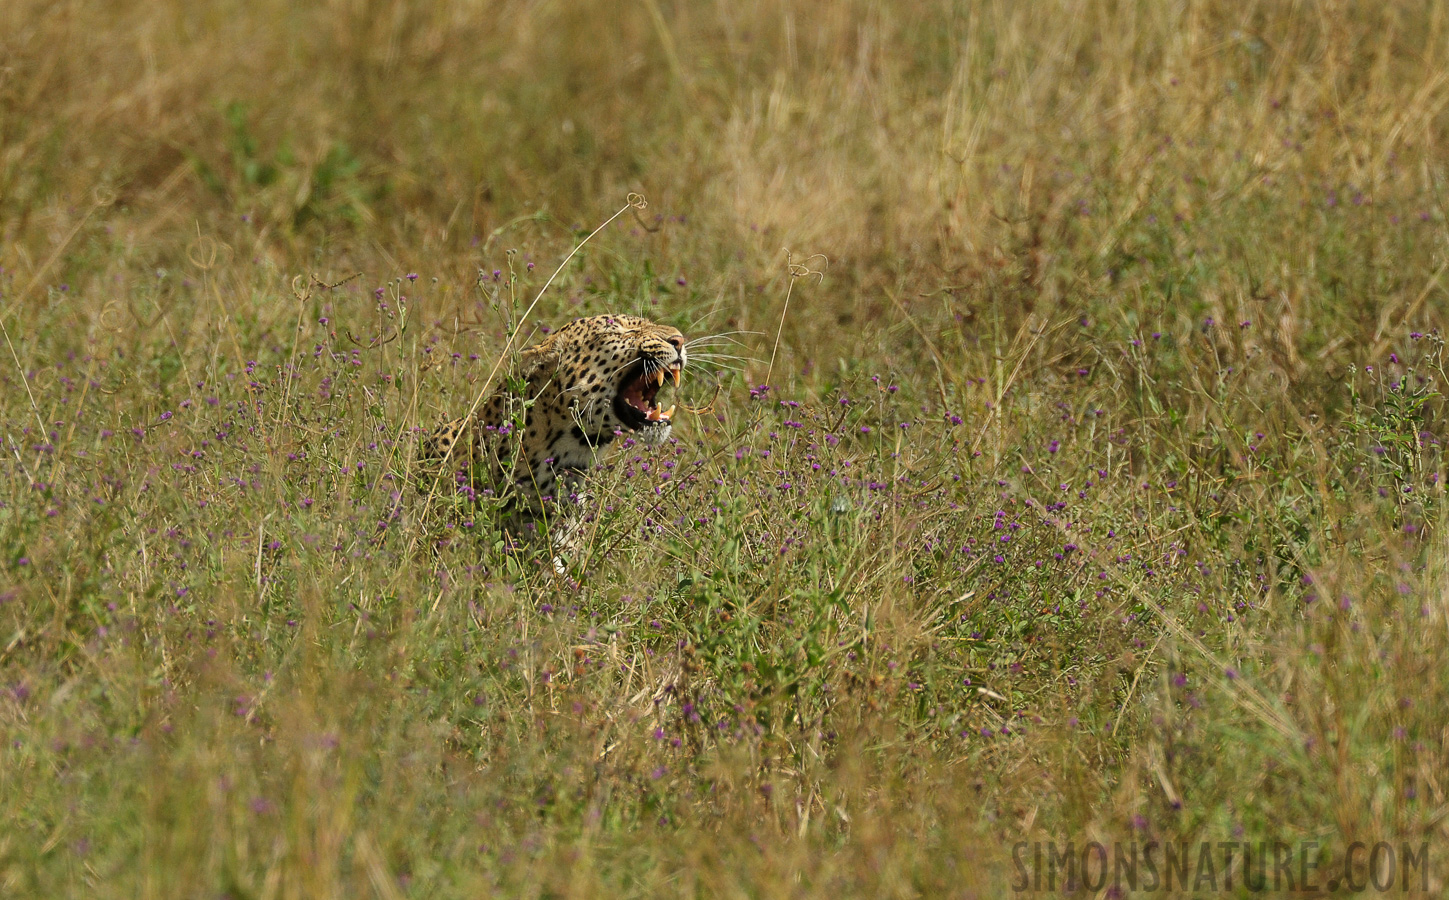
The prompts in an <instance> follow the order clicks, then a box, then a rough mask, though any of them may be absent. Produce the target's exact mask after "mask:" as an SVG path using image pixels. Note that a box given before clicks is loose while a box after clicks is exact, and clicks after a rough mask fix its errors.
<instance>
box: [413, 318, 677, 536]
mask: <svg viewBox="0 0 1449 900" xmlns="http://www.w3.org/2000/svg"><path fill="white" fill-rule="evenodd" d="M685 357H686V353H685V349H684V335H683V334H681V333H680V332H679V330H678V329H675V328H670V327H668V326H666V325H657V324H655V323H653V322H650V321H649V320H648V319H643V318H639V317H637V316H618V315H606V316H591V317H589V318H585V319H576V320H574V321H573V322H570V323H569V324H567V325H565V326H564V327H562V328H560V329H559V330H558V331H556V332H554V333H553V334H550V335H549V336H548V337H546V338H544V339H543V340H542V341H539V342H538V343H537V344H534V345H533V346H532V347H530V348H529V349H527V350H525V351H524V353H523V359H522V364H521V366H520V367H519V370H518V371H517V372H515V373H513V374H512V375H511V376H509V377H507V378H505V379H504V383H503V384H502V385H501V386H500V387H499V388H497V389H496V390H495V391H494V392H493V393H492V394H491V395H489V396H488V397H487V398H486V399H485V400H484V401H483V402H482V403H481V404H480V405H479V408H478V410H477V412H476V413H475V414H474V415H473V416H472V417H471V418H468V417H464V418H461V419H456V420H454V421H451V422H448V423H447V424H445V425H442V426H440V427H438V428H437V429H435V430H434V431H433V432H432V433H431V434H429V435H427V436H426V437H425V438H424V439H423V441H422V443H421V446H420V448H419V451H420V452H419V460H420V462H422V463H423V464H424V466H425V467H427V466H437V465H438V464H440V463H442V462H443V461H444V460H446V461H447V462H446V471H449V472H454V473H456V474H457V479H458V483H459V484H460V485H465V486H466V488H467V489H470V490H474V491H477V492H479V493H482V492H485V491H491V492H492V493H494V494H495V495H499V496H502V495H505V494H507V495H511V496H510V500H511V509H512V511H514V512H515V513H518V514H519V515H521V516H522V517H523V518H525V519H531V518H534V517H537V516H538V515H539V514H540V513H541V512H542V511H543V509H544V507H545V506H546V505H547V503H548V502H549V501H550V500H555V499H558V500H566V499H568V498H569V497H570V496H571V495H573V494H575V493H576V492H577V491H578V489H579V484H580V482H581V481H582V479H583V476H584V473H585V472H587V471H588V469H589V468H590V467H591V466H593V464H594V463H595V461H596V460H598V459H599V457H600V454H601V453H602V452H603V451H604V450H605V448H607V447H608V446H609V445H610V444H611V443H612V442H613V441H614V439H615V438H616V437H617V436H618V435H620V434H633V435H635V436H636V437H638V438H639V439H641V440H643V441H644V442H646V443H651V444H653V443H661V442H663V441H665V440H667V439H668V438H669V433H670V423H669V420H668V418H663V419H662V420H661V421H648V420H647V419H646V417H645V416H644V415H643V414H639V413H638V412H637V409H636V410H633V411H631V409H630V408H628V403H627V401H623V400H620V397H621V395H622V392H624V391H625V390H626V389H627V388H629V386H630V384H634V385H635V386H636V387H637V382H638V380H639V379H640V378H641V377H649V378H650V379H651V381H652V380H657V379H659V373H665V374H666V375H672V376H673V377H674V379H675V380H676V381H677V380H678V375H679V373H680V372H682V370H683V368H684V364H685ZM666 380H667V379H666ZM654 390H657V387H656V388H654ZM649 396H650V399H651V400H652V398H653V394H652V392H651V393H650V395H649ZM621 403H623V404H624V406H623V407H621V405H620V404H621ZM641 420H642V421H641ZM515 429H518V431H517V432H515ZM515 457H516V462H515Z"/></svg>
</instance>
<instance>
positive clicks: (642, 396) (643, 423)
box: [614, 359, 682, 431]
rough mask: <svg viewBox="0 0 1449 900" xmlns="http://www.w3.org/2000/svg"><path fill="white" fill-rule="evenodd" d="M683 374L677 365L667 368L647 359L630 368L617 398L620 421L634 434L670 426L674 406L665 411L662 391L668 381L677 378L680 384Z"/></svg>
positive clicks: (616, 403) (615, 397)
mask: <svg viewBox="0 0 1449 900" xmlns="http://www.w3.org/2000/svg"><path fill="white" fill-rule="evenodd" d="M681 371H682V370H681V367H680V366H679V365H678V364H677V363H676V364H675V365H673V366H669V367H665V366H663V365H661V364H659V363H657V362H655V361H653V360H646V359H640V360H639V361H638V362H636V363H635V364H634V365H632V366H630V367H629V370H628V371H627V372H625V373H624V379H623V381H622V382H621V383H620V385H619V393H618V394H616V395H614V414H615V415H616V416H618V417H619V421H620V422H623V423H624V426H625V427H626V428H629V429H631V430H633V431H640V430H642V429H645V428H657V427H659V426H661V425H668V424H669V420H670V417H671V416H673V415H674V407H673V406H670V407H669V408H668V409H664V408H663V407H662V406H661V405H660V404H659V402H658V399H657V398H658V396H659V389H660V388H662V387H663V386H664V381H665V379H666V378H673V379H674V383H675V385H678V384H679V376H680V373H681Z"/></svg>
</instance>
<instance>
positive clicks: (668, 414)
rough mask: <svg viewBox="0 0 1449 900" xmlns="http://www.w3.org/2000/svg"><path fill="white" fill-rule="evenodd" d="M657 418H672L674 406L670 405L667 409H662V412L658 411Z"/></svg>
mask: <svg viewBox="0 0 1449 900" xmlns="http://www.w3.org/2000/svg"><path fill="white" fill-rule="evenodd" d="M659 418H661V419H672V418H674V406H673V405H671V406H670V407H669V408H668V409H666V410H664V412H662V413H660V414H659Z"/></svg>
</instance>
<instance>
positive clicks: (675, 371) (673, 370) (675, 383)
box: [660, 366, 680, 387]
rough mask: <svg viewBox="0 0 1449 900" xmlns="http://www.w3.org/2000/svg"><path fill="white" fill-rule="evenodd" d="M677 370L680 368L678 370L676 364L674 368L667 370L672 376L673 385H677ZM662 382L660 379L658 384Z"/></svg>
mask: <svg viewBox="0 0 1449 900" xmlns="http://www.w3.org/2000/svg"><path fill="white" fill-rule="evenodd" d="M679 371H680V370H679V367H678V366H675V367H674V368H672V369H670V370H669V374H670V375H673V376H674V386H675V387H679ZM663 383H664V382H662V381H661V382H660V384H663Z"/></svg>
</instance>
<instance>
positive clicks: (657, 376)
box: [654, 369, 664, 387]
mask: <svg viewBox="0 0 1449 900" xmlns="http://www.w3.org/2000/svg"><path fill="white" fill-rule="evenodd" d="M654 383H655V384H657V385H658V386H660V387H664V370H663V369H660V370H659V371H657V372H655V373H654Z"/></svg>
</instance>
